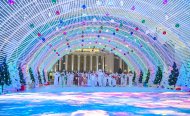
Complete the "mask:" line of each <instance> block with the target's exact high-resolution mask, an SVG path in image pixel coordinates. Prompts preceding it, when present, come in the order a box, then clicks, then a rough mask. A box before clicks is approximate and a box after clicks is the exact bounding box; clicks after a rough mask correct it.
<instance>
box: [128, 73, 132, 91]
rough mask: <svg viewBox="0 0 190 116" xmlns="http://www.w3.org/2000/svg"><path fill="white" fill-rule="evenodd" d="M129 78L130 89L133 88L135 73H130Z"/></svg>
mask: <svg viewBox="0 0 190 116" xmlns="http://www.w3.org/2000/svg"><path fill="white" fill-rule="evenodd" d="M127 76H128V78H129V87H132V86H133V81H132V80H133V73H132V71H130V72H129V74H128V75H127Z"/></svg>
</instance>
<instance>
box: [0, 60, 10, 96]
mask: <svg viewBox="0 0 190 116" xmlns="http://www.w3.org/2000/svg"><path fill="white" fill-rule="evenodd" d="M0 68H1V70H0V78H1V79H0V84H1V86H2V93H3V86H4V85H10V84H11V78H10V74H9V71H8V65H7V63H6V58H5V59H4V61H3V64H2V65H1V67H0Z"/></svg>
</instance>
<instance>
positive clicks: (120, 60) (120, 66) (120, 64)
mask: <svg viewBox="0 0 190 116" xmlns="http://www.w3.org/2000/svg"><path fill="white" fill-rule="evenodd" d="M119 68H121V69H122V59H121V58H119Z"/></svg>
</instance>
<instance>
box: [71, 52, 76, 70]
mask: <svg viewBox="0 0 190 116" xmlns="http://www.w3.org/2000/svg"><path fill="white" fill-rule="evenodd" d="M74 58H75V57H74V55H72V56H71V62H72V64H71V70H72V71H74Z"/></svg>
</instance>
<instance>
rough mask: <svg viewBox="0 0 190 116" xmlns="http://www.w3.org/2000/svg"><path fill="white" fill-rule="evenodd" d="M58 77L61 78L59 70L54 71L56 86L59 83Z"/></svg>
mask: <svg viewBox="0 0 190 116" xmlns="http://www.w3.org/2000/svg"><path fill="white" fill-rule="evenodd" d="M58 78H59V74H58V72H55V73H54V85H56V86H57V85H58V84H59V83H58Z"/></svg>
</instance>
